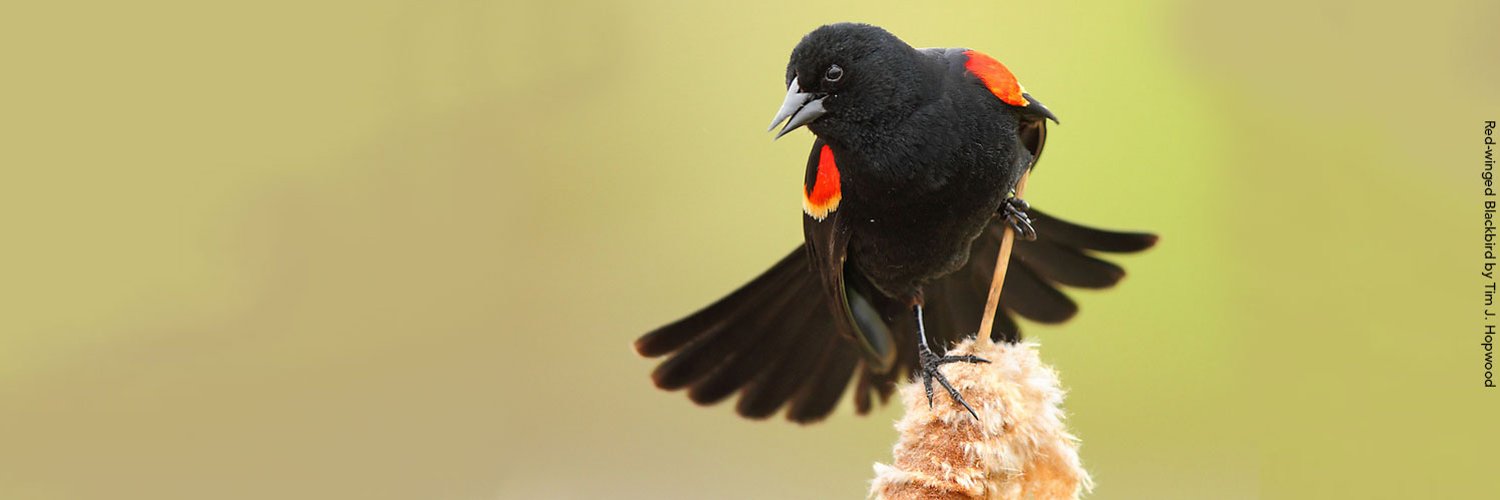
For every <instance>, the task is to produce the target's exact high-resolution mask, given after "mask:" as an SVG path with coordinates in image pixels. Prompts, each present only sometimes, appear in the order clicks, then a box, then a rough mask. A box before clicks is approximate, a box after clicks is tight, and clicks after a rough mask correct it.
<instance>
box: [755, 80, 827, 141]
mask: <svg viewBox="0 0 1500 500" xmlns="http://www.w3.org/2000/svg"><path fill="white" fill-rule="evenodd" d="M824 97H827V94H814V93H811V92H803V91H802V86H800V85H798V84H797V79H796V78H793V79H792V84H791V85H788V86H787V88H786V100H785V101H782V102H781V110H779V111H777V112H776V118H775V119H773V120H771V126H770V127H767V128H766V131H767V132H770V131H772V130H776V125H778V124H780V123H781V122H782V120H786V127H782V129H781V132H779V133H777V134H776V137H775V139H772V140H776V139H780V138H781V136H783V135H786V133H787V132H791V131H793V130H796V129H797V128H798V127H801V126H803V125H807V124H808V123H811V122H812V121H813V120H816V119H818V117H819V116H823V113H826V112H828V110H826V109H823V98H824Z"/></svg>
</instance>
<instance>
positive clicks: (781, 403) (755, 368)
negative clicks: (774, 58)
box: [636, 23, 1156, 422]
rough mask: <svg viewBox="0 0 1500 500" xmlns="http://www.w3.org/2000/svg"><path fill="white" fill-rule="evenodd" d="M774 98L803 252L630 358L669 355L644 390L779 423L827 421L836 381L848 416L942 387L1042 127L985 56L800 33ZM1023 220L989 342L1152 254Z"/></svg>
mask: <svg viewBox="0 0 1500 500" xmlns="http://www.w3.org/2000/svg"><path fill="white" fill-rule="evenodd" d="M997 67H998V69H997ZM787 83H788V98H787V104H785V105H784V106H783V110H782V112H781V113H780V114H778V117H777V121H778V122H780V121H782V120H786V121H788V125H787V128H786V129H785V130H784V131H783V133H785V131H786V130H791V129H794V128H797V127H799V126H804V125H805V126H806V127H807V128H808V129H810V130H811V131H812V132H813V133H814V134H816V135H817V140H816V141H814V144H813V150H812V153H811V155H810V156H809V160H808V173H807V175H806V178H805V179H804V189H805V194H806V195H807V201H806V203H807V206H806V208H807V215H805V216H804V218H803V229H804V236H805V242H804V244H803V245H802V246H801V247H800V248H798V249H796V250H794V251H792V252H791V253H790V254H788V255H787V256H786V257H785V258H783V259H782V260H781V261H780V262H778V263H776V264H775V265H774V266H772V267H771V269H769V270H767V271H766V272H765V273H763V274H761V275H760V276H759V277H757V278H755V279H754V280H752V281H751V282H750V283H748V284H746V285H744V286H743V287H741V288H740V289H738V290H736V291H735V292H733V293H731V294H729V295H728V296H726V297H724V298H722V299H720V300H719V301H717V302H715V303H713V304H712V305H709V306H708V307H706V308H704V309H702V310H700V311H698V312H696V313H694V314H692V315H689V316H687V317H685V318H683V319H681V320H678V321H676V322H674V323H671V324H668V325H666V326H663V327H661V328H658V329H657V330H655V331H652V332H650V333H648V334H646V335H644V336H642V337H641V338H640V339H639V340H638V341H637V342H636V349H637V351H638V352H640V353H641V354H642V355H645V356H663V355H670V356H669V357H668V358H667V359H666V361H664V362H663V363H662V364H661V365H660V366H658V367H657V369H656V370H655V372H653V374H652V377H653V379H654V380H655V382H656V384H657V385H658V386H659V387H662V388H664V389H683V388H686V389H687V390H688V395H689V397H690V398H691V399H692V400H693V401H695V402H698V403H700V404H712V403H716V402H719V401H722V400H724V399H726V398H728V397H729V396H731V395H733V394H734V393H735V392H736V391H739V392H740V398H739V402H738V405H737V407H736V409H737V410H738V411H739V413H740V414H742V415H745V416H747V417H752V418H764V417H768V416H770V415H773V414H775V413H776V412H777V411H778V410H780V409H782V408H787V416H788V418H790V419H792V420H794V421H798V422H811V421H816V420H818V419H821V418H823V417H825V416H827V415H828V414H829V413H830V412H832V410H833V409H834V407H835V406H836V405H837V403H838V401H839V399H840V396H841V395H842V393H843V392H844V388H845V387H847V386H849V384H850V381H851V380H854V381H855V382H854V386H855V389H854V391H855V394H854V401H855V407H856V410H857V411H858V412H860V413H865V412H867V411H869V410H870V409H871V407H872V406H873V402H874V401H875V400H876V399H877V398H878V399H879V400H880V401H882V402H883V401H885V400H886V399H888V398H889V396H890V394H891V392H892V390H893V389H894V386H895V383H896V381H897V380H898V379H899V378H901V377H905V376H907V375H908V374H911V373H917V374H919V375H923V376H924V377H930V378H933V379H936V380H938V381H940V382H944V380H943V379H942V376H941V373H940V372H938V371H937V367H938V366H939V365H941V364H943V363H947V362H954V361H959V360H955V359H944V358H942V357H941V351H942V350H943V349H944V348H945V347H946V346H948V345H950V344H951V343H952V342H954V341H956V340H958V339H960V338H962V337H964V336H967V335H972V334H973V332H974V331H976V330H977V328H978V325H979V323H980V319H981V318H980V316H981V315H982V312H983V307H984V302H985V299H986V296H987V294H988V291H989V286H990V278H991V275H992V274H993V272H994V259H995V255H996V252H998V250H999V248H1000V240H1001V235H1002V234H1003V231H1004V230H1005V228H1006V227H1007V226H1008V225H1020V224H1024V220H1023V219H1024V217H1021V216H1019V215H1016V213H1015V212H1017V211H1018V210H1014V209H1007V207H1016V206H1024V205H1015V204H1013V203H1014V202H1013V201H1010V200H1009V195H1010V193H1011V190H1012V188H1013V187H1014V185H1015V183H1016V181H1017V179H1019V178H1020V176H1021V174H1022V173H1023V172H1024V171H1025V170H1026V169H1027V168H1030V167H1031V166H1032V165H1034V163H1035V162H1036V159H1037V158H1038V157H1039V156H1040V154H1041V151H1042V147H1043V145H1044V144H1045V141H1046V120H1048V119H1052V120H1056V118H1055V117H1054V116H1053V115H1052V113H1051V112H1050V111H1048V110H1047V109H1046V108H1045V107H1043V106H1041V104H1040V103H1039V102H1036V100H1035V99H1033V98H1031V96H1030V95H1029V94H1024V93H1023V92H1022V91H1021V90H1020V87H1019V84H1015V83H1014V79H1013V77H1011V76H1010V74H1009V72H1008V70H1005V69H1004V67H1003V66H999V63H998V62H995V61H994V60H992V59H989V58H988V57H987V56H983V55H982V54H978V53H976V52H973V51H969V50H965V49H920V50H919V49H913V48H911V47H910V46H908V45H906V44H905V43H904V42H902V41H901V40H899V39H897V38H896V37H895V36H893V35H891V34H890V33H888V32H886V31H884V30H882V29H880V28H877V27H874V26H869V25H861V24H847V23H846V24H836V25H829V26H824V27H821V28H819V29H817V30H815V31H813V32H812V33H810V34H808V35H807V36H806V37H805V38H804V39H803V40H802V42H801V43H799V44H798V45H797V47H796V49H794V50H793V52H792V57H791V62H790V63H789V64H788V68H787ZM773 126H774V124H773ZM1008 210H1009V211H1008ZM1025 213H1026V214H1029V220H1030V223H1031V227H1034V229H1035V234H1036V236H1035V239H1034V240H1018V241H1017V242H1016V245H1015V249H1014V252H1013V253H1012V255H1011V257H1010V272H1009V274H1008V275H1007V278H1006V282H1005V284H1004V288H1003V292H1002V298H1001V307H1000V311H999V313H998V314H997V317H996V318H995V319H996V321H995V330H994V333H993V338H994V339H995V340H997V341H1016V340H1018V339H1019V338H1020V330H1019V326H1018V324H1017V322H1016V321H1015V319H1014V317H1013V316H1020V317H1023V318H1026V319H1028V320H1031V321H1036V322H1039V323H1059V322H1063V321H1066V320H1068V319H1069V318H1072V317H1073V316H1074V315H1075V314H1076V313H1077V312H1078V306H1077V304H1076V303H1075V302H1073V300H1072V299H1070V298H1068V296H1067V295H1066V294H1064V293H1063V292H1062V288H1063V287H1065V286H1066V287H1079V288H1107V287H1110V286H1113V285H1114V284H1116V283H1117V282H1119V280H1120V279H1121V278H1123V277H1124V274H1125V272H1124V270H1123V269H1122V268H1120V267H1119V266H1117V265H1115V264H1113V263H1110V262H1108V261H1105V260H1103V259H1101V258H1100V255H1099V254H1101V253H1129V252H1136V251H1140V250H1144V249H1146V248H1149V247H1151V246H1152V245H1153V244H1154V243H1155V241H1156V237H1155V236H1154V235H1151V234H1146V233H1135V232H1115V231H1105V230H1099V229H1093V228H1089V227H1085V226H1081V225H1077V224H1073V223H1070V222H1066V221H1063V220H1061V219H1057V218H1055V217H1052V216H1049V215H1047V214H1045V213H1042V212H1040V211H1038V210H1029V211H1026V212H1025ZM924 306H925V310H926V314H925V315H924V314H923V310H924ZM913 312H915V316H913V315H912V313H913ZM924 318H925V321H923V322H921V323H919V321H921V320H922V319H924ZM919 324H920V325H925V332H926V336H927V338H926V341H922V339H921V337H920V335H919V334H918V332H919ZM928 342H930V343H931V345H933V346H934V348H933V349H932V350H930V351H929V350H925V349H926V347H925V346H927V345H928ZM933 351H936V352H933ZM950 394H952V395H953V396H954V397H955V398H958V397H959V396H958V394H957V393H956V392H950ZM960 401H961V398H960Z"/></svg>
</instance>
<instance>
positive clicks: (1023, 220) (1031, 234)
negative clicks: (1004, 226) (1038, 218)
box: [1000, 198, 1036, 241]
mask: <svg viewBox="0 0 1500 500" xmlns="http://www.w3.org/2000/svg"><path fill="white" fill-rule="evenodd" d="M1027 210H1031V204H1030V203H1026V200H1023V199H1020V198H1006V199H1005V201H1004V202H1003V203H1001V204H1000V216H1001V217H1004V218H1005V222H1007V223H1009V224H1010V227H1011V228H1012V229H1015V230H1016V236H1017V237H1019V238H1021V239H1023V240H1027V241H1031V240H1035V239H1036V228H1034V227H1032V226H1031V215H1028V214H1027V213H1026V211H1027Z"/></svg>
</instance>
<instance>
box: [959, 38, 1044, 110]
mask: <svg viewBox="0 0 1500 500" xmlns="http://www.w3.org/2000/svg"><path fill="white" fill-rule="evenodd" d="M964 55H966V56H969V60H968V61H965V62H964V68H967V69H968V70H969V72H970V73H973V74H974V76H977V77H979V81H981V82H984V86H985V87H988V88H989V89H990V92H991V93H993V94H995V97H999V98H1000V100H1002V101H1005V103H1006V104H1009V105H1011V106H1020V107H1023V108H1024V107H1026V106H1029V105H1031V101H1028V100H1026V97H1025V96H1022V95H1021V94H1023V93H1025V92H1026V89H1023V88H1021V82H1018V81H1016V75H1013V74H1011V72H1010V70H1009V69H1007V68H1006V67H1005V65H1004V64H1000V61H996V60H995V58H993V57H990V56H987V55H984V53H983V52H979V51H977V50H966V51H964Z"/></svg>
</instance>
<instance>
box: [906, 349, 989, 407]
mask: <svg viewBox="0 0 1500 500" xmlns="http://www.w3.org/2000/svg"><path fill="white" fill-rule="evenodd" d="M917 357H918V360H917V362H918V363H920V364H921V365H922V367H921V377H922V387H923V388H925V389H927V407H928V408H931V407H932V381H933V380H934V379H936V380H937V381H938V383H939V384H942V385H943V388H944V389H947V390H948V397H951V398H953V402H955V403H958V404H959V405H960V406H963V407H964V409H965V410H969V415H973V416H974V420H979V414H978V413H975V412H974V408H973V407H971V406H969V403H968V402H967V401H964V397H963V395H961V394H959V393H958V389H954V388H953V384H950V383H948V377H945V376H943V372H942V371H940V370H939V369H938V368H940V367H942V366H943V365H946V364H948V363H959V362H963V363H988V362H990V360H988V359H984V358H981V357H979V356H973V355H964V356H938V355H937V353H934V352H932V349H931V348H928V347H927V345H926V344H925V343H924V344H923V345H921V346H919V347H918V349H917Z"/></svg>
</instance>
